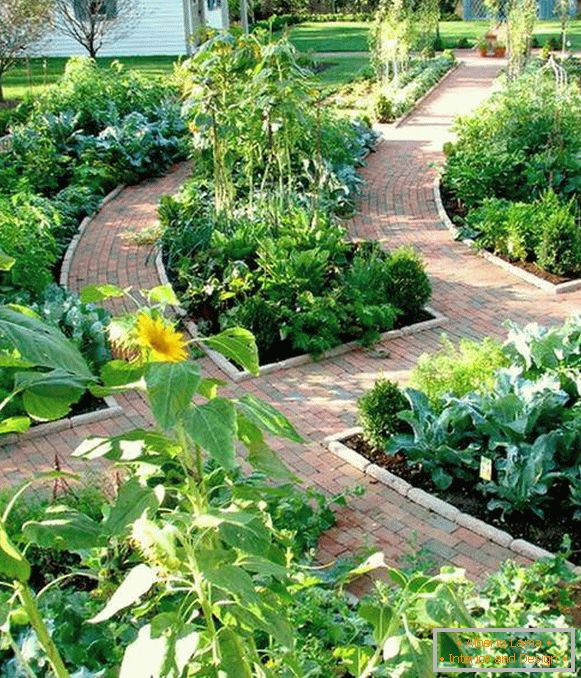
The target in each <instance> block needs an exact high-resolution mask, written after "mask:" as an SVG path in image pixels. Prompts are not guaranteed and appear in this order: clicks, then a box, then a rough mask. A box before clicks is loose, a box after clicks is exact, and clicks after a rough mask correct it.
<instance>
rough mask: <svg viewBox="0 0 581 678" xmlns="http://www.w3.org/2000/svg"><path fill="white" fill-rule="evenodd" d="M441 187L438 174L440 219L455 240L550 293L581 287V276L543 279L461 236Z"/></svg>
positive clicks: (437, 186) (435, 189)
mask: <svg viewBox="0 0 581 678" xmlns="http://www.w3.org/2000/svg"><path fill="white" fill-rule="evenodd" d="M440 187H441V177H440V175H439V174H438V175H437V176H436V178H435V179H434V185H433V189H434V200H435V202H436V208H437V210H438V216H439V217H440V221H441V222H442V223H443V224H444V226H445V227H446V228H447V229H448V230H449V231H450V233H452V236H453V237H454V239H455V240H459V241H460V242H462V243H464V245H467V246H468V247H470V249H472V250H473V251H476V252H477V254H478V255H479V256H481V257H483V258H484V259H486V260H487V261H489V262H490V263H491V264H494V265H495V266H499V267H500V268H502V269H504V270H505V271H507V272H508V273H510V274H511V275H514V276H515V277H517V278H520V279H521V280H524V281H525V282H527V283H530V284H531V285H534V286H535V287H538V288H539V289H541V290H543V292H548V293H549V294H567V293H568V292H575V291H577V290H580V289H581V278H580V279H578V280H569V281H568V282H564V283H558V284H555V283H552V282H549V281H548V280H543V279H542V278H539V277H538V276H536V275H534V274H533V273H529V272H528V271H525V270H523V269H522V268H519V267H518V266H514V265H513V264H511V263H510V262H508V261H505V260H504V259H501V258H500V257H497V256H496V255H495V254H492V253H491V252H488V251H486V250H484V249H480V248H478V246H477V243H476V241H475V240H472V238H460V231H459V229H458V227H457V226H456V225H455V224H454V223H453V222H452V220H451V219H450V217H449V216H448V213H447V212H446V208H445V207H444V203H443V201H442V194H441V190H440Z"/></svg>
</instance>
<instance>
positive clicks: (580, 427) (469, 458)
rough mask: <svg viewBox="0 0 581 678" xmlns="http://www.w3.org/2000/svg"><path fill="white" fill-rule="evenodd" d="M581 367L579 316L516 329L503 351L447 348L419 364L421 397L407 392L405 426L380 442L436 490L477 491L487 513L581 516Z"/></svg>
mask: <svg viewBox="0 0 581 678" xmlns="http://www.w3.org/2000/svg"><path fill="white" fill-rule="evenodd" d="M488 351H490V357H491V365H490V366H487V365H485V364H483V359H484V357H485V353H486V352H488ZM456 356H457V358H456ZM580 361H581V319H580V318H579V317H578V316H577V317H572V318H571V319H569V320H568V321H567V322H566V323H565V324H564V325H562V326H560V327H555V328H551V329H546V328H541V327H538V326H537V325H529V326H526V327H525V328H524V329H519V328H517V327H516V326H512V327H511V330H510V333H509V338H508V341H507V343H506V344H505V345H504V347H503V348H502V352H499V350H498V348H497V347H496V346H495V345H494V344H491V343H490V342H489V341H486V342H483V344H482V345H481V346H480V347H477V346H474V345H472V344H470V345H468V344H466V343H464V344H463V345H461V346H460V348H459V349H458V350H454V349H452V348H451V347H450V346H447V345H446V346H444V349H443V351H442V352H441V353H440V354H437V355H436V356H435V359H434V361H433V365H431V364H430V363H429V362H428V358H424V359H422V361H421V362H420V365H419V367H418V369H417V370H416V372H415V374H414V375H413V377H412V383H414V384H416V385H418V386H423V387H425V388H426V392H422V391H421V390H416V389H414V388H408V389H406V390H405V395H406V397H407V400H408V402H409V409H405V410H403V411H400V412H399V414H398V416H399V418H400V420H401V421H402V422H405V423H406V424H407V426H408V427H409V429H408V430H407V431H404V432H397V433H396V434H395V435H392V436H390V437H388V438H384V439H383V443H384V446H385V449H386V451H387V452H388V453H389V454H394V453H396V452H401V453H403V454H404V455H405V457H406V458H407V460H408V462H409V463H410V464H420V465H421V467H422V468H423V469H424V470H425V471H427V472H428V473H429V474H430V476H431V478H432V481H433V483H434V485H435V486H436V487H438V488H440V489H446V488H448V487H450V485H452V483H453V482H455V481H457V482H460V483H464V484H465V483H467V482H468V483H469V484H470V485H471V486H475V487H476V488H477V490H478V491H479V492H481V493H482V494H483V495H485V496H487V497H489V502H488V509H489V510H491V511H494V510H496V509H500V510H501V511H502V513H503V514H509V513H511V512H518V513H520V514H522V515H525V514H529V513H533V514H535V515H537V516H540V517H542V516H543V515H544V512H545V510H547V509H549V508H551V509H552V510H555V509H557V508H558V510H559V511H560V512H562V511H565V510H566V511H568V514H570V516H571V518H581V503H580V500H581V494H580V486H579V483H580V482H581V476H580V472H579V469H580V468H581V467H580V463H581V458H580V457H579V454H580V451H581V408H580V398H579V395H580V391H581V388H580V387H581V382H580V381H579V373H580V372H579V366H580V364H581V362H580ZM507 363H508V366H504V365H507ZM446 372H448V374H446ZM476 384H478V385H477V386H475V385H476ZM392 419H393V413H390V415H389V419H388V421H389V422H391V421H392ZM377 426H378V423H375V427H377ZM482 457H488V458H489V459H490V460H491V461H492V463H493V476H492V479H491V480H490V481H482V482H479V470H480V462H481V458H482Z"/></svg>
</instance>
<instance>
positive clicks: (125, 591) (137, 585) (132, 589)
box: [89, 563, 157, 624]
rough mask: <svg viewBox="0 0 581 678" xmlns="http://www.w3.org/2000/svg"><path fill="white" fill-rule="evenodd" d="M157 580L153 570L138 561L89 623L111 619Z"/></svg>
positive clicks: (136, 599) (144, 592)
mask: <svg viewBox="0 0 581 678" xmlns="http://www.w3.org/2000/svg"><path fill="white" fill-rule="evenodd" d="M156 581H157V575H156V574H155V570H154V569H152V568H151V567H149V565H146V564H145V563H140V564H139V565H136V566H135V567H134V568H133V569H131V570H129V572H128V573H127V575H126V577H125V579H124V580H123V581H122V582H121V584H120V585H119V588H118V589H117V590H116V591H115V593H114V594H113V595H112V596H111V598H110V599H109V602H108V603H107V605H106V606H105V607H104V608H103V609H102V610H101V612H99V613H98V614H96V615H95V616H94V617H93V618H92V619H89V623H90V624H99V623H100V622H104V621H107V619H111V617H113V616H114V615H116V614H117V612H120V611H121V610H124V609H126V608H127V607H130V606H131V605H133V604H134V603H136V602H137V601H138V600H139V599H140V598H141V597H142V596H144V595H145V594H146V593H147V592H148V591H149V590H150V589H151V587H152V586H153V585H154V584H155V582H156Z"/></svg>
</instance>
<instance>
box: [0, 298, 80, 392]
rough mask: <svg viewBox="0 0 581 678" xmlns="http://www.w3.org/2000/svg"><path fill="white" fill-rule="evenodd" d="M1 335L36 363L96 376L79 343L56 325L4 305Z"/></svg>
mask: <svg viewBox="0 0 581 678" xmlns="http://www.w3.org/2000/svg"><path fill="white" fill-rule="evenodd" d="M0 335H2V336H3V337H5V338H6V339H7V340H8V341H9V342H10V344H11V345H12V346H13V347H14V348H16V349H17V350H18V352H19V353H20V355H21V356H22V358H23V359H24V360H28V361H30V362H31V363H33V364H34V365H39V366H41V367H49V368H51V369H56V368H61V369H63V370H65V371H66V372H70V373H73V374H75V375H77V376H81V377H85V378H87V379H91V378H92V374H91V370H90V369H89V367H88V366H87V363H86V362H85V359H84V358H83V356H82V355H81V353H80V351H79V350H78V349H77V347H76V346H75V345H74V344H73V343H72V342H71V341H69V339H67V337H65V335H64V334H63V333H62V332H61V331H60V330H58V329H57V328H55V327H49V326H47V325H45V324H44V323H42V322H41V321H40V320H37V319H36V318H32V317H30V316H28V315H25V314H24V313H18V312H17V311H14V310H13V309H11V308H8V307H7V306H0Z"/></svg>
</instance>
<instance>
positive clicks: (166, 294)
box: [141, 284, 180, 306]
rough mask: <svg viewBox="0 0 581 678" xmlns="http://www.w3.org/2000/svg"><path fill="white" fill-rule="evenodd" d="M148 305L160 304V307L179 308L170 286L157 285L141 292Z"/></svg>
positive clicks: (177, 300)
mask: <svg viewBox="0 0 581 678" xmlns="http://www.w3.org/2000/svg"><path fill="white" fill-rule="evenodd" d="M141 293H142V294H143V296H144V297H146V299H147V301H148V302H149V303H150V304H161V305H162V306H167V305H168V304H169V305H171V306H179V304H180V300H179V299H178V298H177V297H176V294H175V292H174V291H173V288H172V286H171V285H170V284H167V285H158V286H157V287H152V288H151V289H150V290H143V291H142V292H141Z"/></svg>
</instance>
